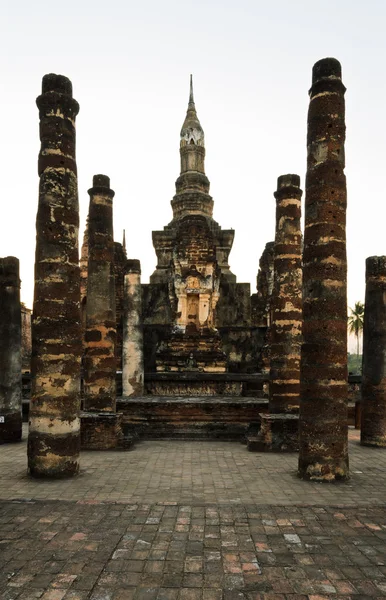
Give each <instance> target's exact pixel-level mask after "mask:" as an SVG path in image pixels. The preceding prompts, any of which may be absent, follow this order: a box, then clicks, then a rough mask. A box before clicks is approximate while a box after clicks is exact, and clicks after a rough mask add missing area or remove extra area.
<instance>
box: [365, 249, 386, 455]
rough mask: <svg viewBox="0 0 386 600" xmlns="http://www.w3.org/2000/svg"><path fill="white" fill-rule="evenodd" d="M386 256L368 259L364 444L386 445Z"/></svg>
mask: <svg viewBox="0 0 386 600" xmlns="http://www.w3.org/2000/svg"><path fill="white" fill-rule="evenodd" d="M385 359H386V256H370V257H369V258H368V259H367V260H366V299H365V315H364V326H363V367H362V419H361V421H362V422H361V443H362V444H363V445H365V446H378V447H383V448H384V447H386V360H385Z"/></svg>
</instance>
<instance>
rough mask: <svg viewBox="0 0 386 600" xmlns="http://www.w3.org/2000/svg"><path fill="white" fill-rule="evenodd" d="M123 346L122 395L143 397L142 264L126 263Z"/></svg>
mask: <svg viewBox="0 0 386 600" xmlns="http://www.w3.org/2000/svg"><path fill="white" fill-rule="evenodd" d="M123 319H124V320H123V348H122V356H123V360H122V393H123V396H143V384H144V373H143V330H142V288H141V264H140V262H139V260H128V261H127V263H126V273H125V289H124V317H123Z"/></svg>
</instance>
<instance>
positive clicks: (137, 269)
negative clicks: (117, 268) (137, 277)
mask: <svg viewBox="0 0 386 600" xmlns="http://www.w3.org/2000/svg"><path fill="white" fill-rule="evenodd" d="M125 273H139V274H141V261H139V260H137V259H136V258H128V259H127V261H126V265H125Z"/></svg>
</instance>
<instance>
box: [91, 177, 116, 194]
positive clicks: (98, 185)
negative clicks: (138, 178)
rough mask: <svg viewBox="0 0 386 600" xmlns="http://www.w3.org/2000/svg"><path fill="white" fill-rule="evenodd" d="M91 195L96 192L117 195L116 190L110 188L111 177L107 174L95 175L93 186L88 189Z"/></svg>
mask: <svg viewBox="0 0 386 600" xmlns="http://www.w3.org/2000/svg"><path fill="white" fill-rule="evenodd" d="M88 193H89V194H90V196H94V195H95V194H106V195H107V196H110V198H113V197H114V195H115V192H114V190H112V189H111V188H110V177H108V176H107V175H100V174H98V175H94V176H93V178H92V188H90V189H89V190H88Z"/></svg>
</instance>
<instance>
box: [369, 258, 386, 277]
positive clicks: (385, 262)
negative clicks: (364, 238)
mask: <svg viewBox="0 0 386 600" xmlns="http://www.w3.org/2000/svg"><path fill="white" fill-rule="evenodd" d="M379 276H381V277H386V256H369V258H366V279H367V278H368V277H379Z"/></svg>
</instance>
